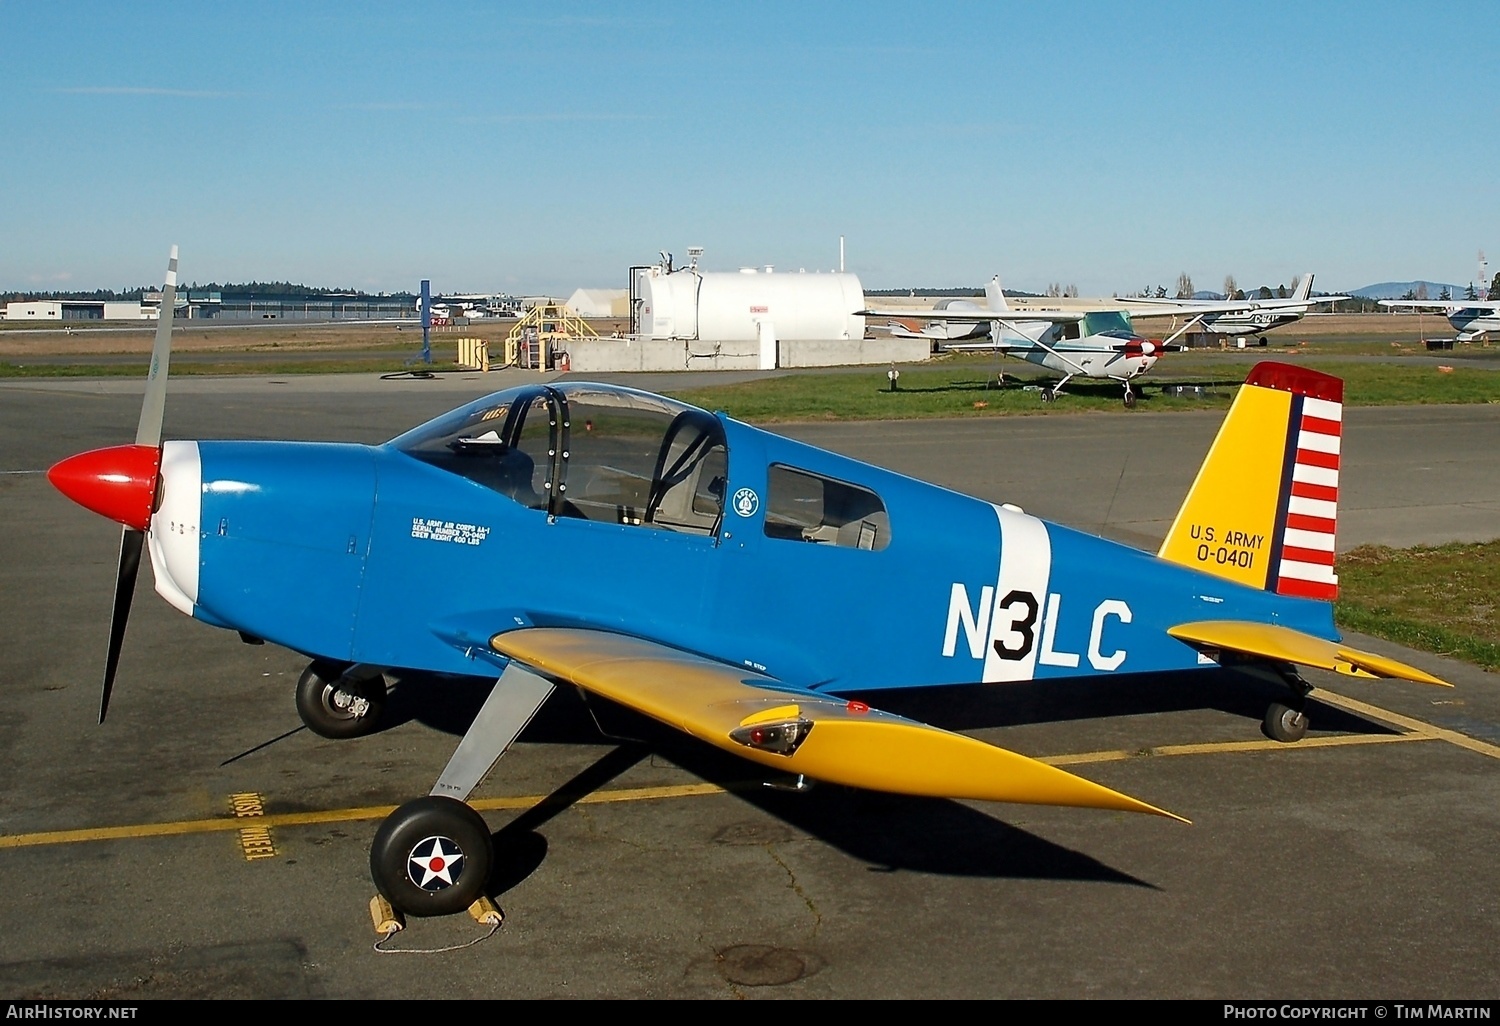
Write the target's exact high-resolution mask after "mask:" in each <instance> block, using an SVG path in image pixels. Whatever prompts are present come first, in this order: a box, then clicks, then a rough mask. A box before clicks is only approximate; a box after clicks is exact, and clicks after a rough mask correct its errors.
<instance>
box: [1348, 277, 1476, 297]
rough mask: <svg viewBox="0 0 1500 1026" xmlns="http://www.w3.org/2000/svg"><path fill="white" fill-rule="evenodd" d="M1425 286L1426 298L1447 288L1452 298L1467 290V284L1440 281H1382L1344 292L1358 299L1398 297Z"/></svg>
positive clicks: (1441, 292) (1436, 295) (1436, 294)
mask: <svg viewBox="0 0 1500 1026" xmlns="http://www.w3.org/2000/svg"><path fill="white" fill-rule="evenodd" d="M1424 285H1425V286H1427V296H1426V298H1428V299H1436V298H1437V297H1438V296H1440V295H1442V294H1443V290H1444V289H1447V290H1448V295H1449V296H1450V297H1451V298H1453V299H1462V298H1463V297H1464V295H1465V294H1466V293H1467V292H1468V290H1469V286H1468V285H1467V284H1465V285H1452V284H1444V283H1443V282H1440V281H1382V282H1379V283H1378V284H1375V285H1366V286H1365V287H1364V288H1362V289H1355V290H1354V291H1352V292H1347V293H1344V294H1345V295H1349V296H1358V297H1359V298H1360V299H1400V298H1401V297H1402V296H1404V295H1406V294H1407V293H1408V292H1416V291H1418V290H1420V289H1421V287H1422V286H1424Z"/></svg>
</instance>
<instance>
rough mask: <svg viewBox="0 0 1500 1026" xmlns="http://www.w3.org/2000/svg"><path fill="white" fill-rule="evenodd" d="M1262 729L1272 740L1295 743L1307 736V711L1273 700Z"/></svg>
mask: <svg viewBox="0 0 1500 1026" xmlns="http://www.w3.org/2000/svg"><path fill="white" fill-rule="evenodd" d="M1261 730H1262V731H1264V733H1265V735H1266V737H1268V738H1270V739H1271V740H1272V741H1280V742H1282V743H1283V744H1293V743H1294V742H1297V741H1301V740H1302V739H1303V738H1304V737H1306V736H1307V713H1306V712H1304V711H1303V710H1301V709H1293V708H1292V707H1291V706H1289V705H1286V704H1285V703H1283V702H1272V703H1271V707H1270V708H1269V709H1267V710H1266V718H1265V721H1264V722H1263V723H1261Z"/></svg>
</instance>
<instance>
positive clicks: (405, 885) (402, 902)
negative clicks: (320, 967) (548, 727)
mask: <svg viewBox="0 0 1500 1026" xmlns="http://www.w3.org/2000/svg"><path fill="white" fill-rule="evenodd" d="M552 691H553V685H552V682H551V681H549V680H547V679H545V678H544V677H541V676H538V675H537V674H535V673H532V672H531V671H530V670H528V669H526V668H525V667H523V666H521V665H520V664H519V663H514V662H513V663H511V664H510V665H508V666H507V667H506V668H505V672H504V673H502V674H501V675H500V679H499V680H497V681H495V686H494V688H493V689H492V690H491V691H490V696H489V698H487V699H485V702H484V706H483V708H481V709H480V710H479V715H478V716H476V717H475V718H474V723H473V724H472V725H471V726H470V727H469V730H468V732H467V733H466V734H464V736H463V740H462V741H460V742H459V743H458V748H457V750H456V751H454V753H453V758H451V759H449V760H448V765H447V767H446V768H445V769H444V770H443V773H442V776H440V777H439V778H438V782H437V783H436V784H435V785H434V786H433V788H432V791H431V793H429V794H428V795H427V796H426V797H424V798H416V799H413V800H412V801H409V802H407V803H406V804H405V805H403V806H401V807H400V808H399V809H397V810H396V811H395V812H393V813H391V814H390V815H389V816H388V817H386V820H385V822H383V823H381V824H380V829H379V830H377V831H375V840H374V842H373V843H372V844H371V845H370V875H371V876H372V877H373V878H374V880H375V887H376V889H377V890H379V891H380V893H381V894H382V895H384V896H385V899H386V900H387V901H389V902H390V903H391V906H392V907H393V908H395V909H396V910H398V911H400V912H404V913H406V914H407V915H413V916H445V915H451V914H452V913H454V912H462V911H463V910H464V909H466V908H468V907H469V906H470V905H472V904H473V903H474V902H475V901H476V900H478V899H479V898H480V897H481V896H482V895H483V894H484V888H485V884H486V883H488V881H489V876H490V868H491V866H492V865H493V864H494V860H495V853H494V844H493V842H492V841H491V839H490V828H489V826H488V825H486V824H485V821H484V817H483V816H481V815H480V814H479V813H478V812H476V811H475V810H474V808H473V807H472V806H471V805H469V804H468V802H467V800H466V799H467V798H468V797H469V794H470V792H472V791H473V790H474V788H476V787H478V786H479V782H480V781H481V780H483V779H484V775H485V774H486V773H488V772H489V771H490V769H491V767H493V766H494V765H495V763H496V762H498V761H499V759H500V757H501V756H502V755H504V754H505V751H506V749H508V748H509V747H510V746H511V743H512V742H513V741H515V739H516V737H517V736H518V735H519V734H520V733H521V731H522V730H523V729H525V727H526V724H528V723H530V722H531V718H532V717H533V716H535V715H536V713H537V710H538V709H540V708H541V707H542V703H543V702H545V701H546V700H547V698H548V696H550V695H551V694H552Z"/></svg>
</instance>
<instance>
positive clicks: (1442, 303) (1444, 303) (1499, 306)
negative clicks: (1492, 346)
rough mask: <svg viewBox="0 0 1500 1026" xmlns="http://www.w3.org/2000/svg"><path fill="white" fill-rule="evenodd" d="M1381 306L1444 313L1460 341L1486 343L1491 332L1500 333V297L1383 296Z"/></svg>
mask: <svg viewBox="0 0 1500 1026" xmlns="http://www.w3.org/2000/svg"><path fill="white" fill-rule="evenodd" d="M1380 305H1381V306H1388V307H1393V308H1398V307H1410V308H1412V309H1417V310H1433V311H1436V312H1438V313H1441V314H1442V315H1443V316H1444V317H1446V318H1447V319H1448V323H1449V324H1451V325H1452V326H1453V330H1454V331H1455V332H1457V333H1458V335H1457V341H1459V342H1482V341H1486V340H1488V338H1489V335H1490V332H1496V333H1500V300H1497V299H1382V300H1380Z"/></svg>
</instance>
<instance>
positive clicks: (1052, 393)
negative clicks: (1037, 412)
mask: <svg viewBox="0 0 1500 1026" xmlns="http://www.w3.org/2000/svg"><path fill="white" fill-rule="evenodd" d="M1071 380H1073V375H1071V374H1064V375H1063V379H1062V380H1061V381H1059V382H1058V383H1057V384H1055V385H1043V386H1042V402H1044V403H1050V402H1051V401H1052V400H1054V399H1056V398H1057V397H1058V396H1060V395H1062V390H1063V386H1064V385H1066V384H1067V383H1068V382H1069V381H1071Z"/></svg>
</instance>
